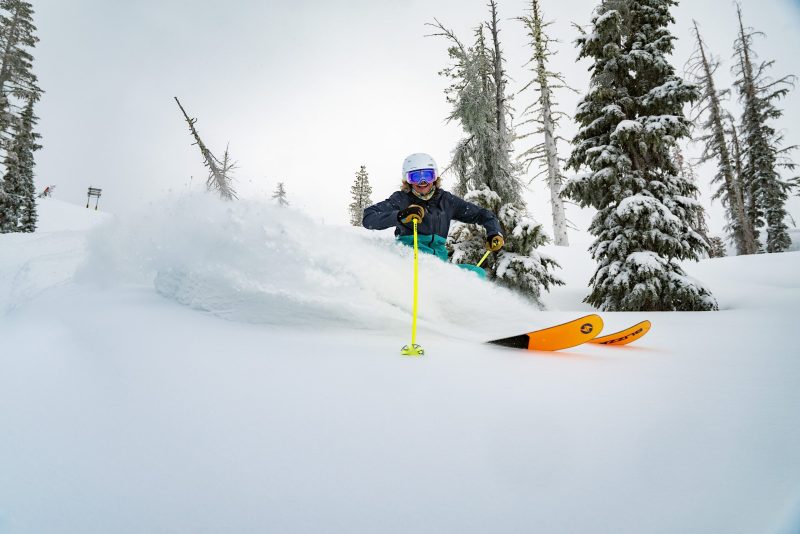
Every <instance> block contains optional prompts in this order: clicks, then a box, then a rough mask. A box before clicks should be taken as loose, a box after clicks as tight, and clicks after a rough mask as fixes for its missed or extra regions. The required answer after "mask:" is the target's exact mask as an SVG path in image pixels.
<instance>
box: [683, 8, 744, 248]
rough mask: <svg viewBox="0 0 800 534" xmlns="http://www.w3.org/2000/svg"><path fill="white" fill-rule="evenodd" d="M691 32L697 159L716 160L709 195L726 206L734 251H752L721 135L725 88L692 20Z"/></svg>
mask: <svg viewBox="0 0 800 534" xmlns="http://www.w3.org/2000/svg"><path fill="white" fill-rule="evenodd" d="M694 35H695V39H696V41H697V44H696V49H695V54H694V56H693V57H692V59H691V60H690V71H691V72H692V73H693V75H694V81H695V82H696V83H697V84H698V86H699V87H700V89H701V97H700V99H699V100H698V102H697V104H696V107H695V110H696V112H697V115H698V116H699V117H704V119H703V120H702V122H701V128H702V130H703V135H702V136H701V137H700V138H699V139H698V140H699V141H700V142H702V143H703V154H702V156H701V159H700V161H701V162H702V163H704V162H706V161H712V160H714V161H716V163H717V173H716V175H715V176H714V178H713V179H712V183H716V184H719V185H718V188H717V191H716V192H715V193H714V197H713V198H719V199H720V201H721V202H722V205H723V206H724V207H725V209H726V218H727V220H728V224H727V226H726V229H727V230H728V232H729V235H730V237H731V241H733V243H734V244H735V245H736V252H737V254H755V253H756V252H758V248H759V247H758V242H757V241H756V237H755V234H754V233H753V227H752V225H751V224H750V219H749V217H747V211H746V209H745V202H744V194H743V192H742V190H741V188H740V187H739V185H738V179H737V176H736V172H735V167H734V162H733V160H732V158H731V154H730V150H729V148H728V140H727V138H726V134H725V115H726V112H725V110H724V109H723V107H722V103H721V100H722V98H723V97H724V96H725V95H727V93H728V91H727V90H724V91H718V90H717V88H716V84H715V82H714V73H715V72H716V70H717V68H718V67H719V62H718V61H717V60H716V59H714V58H713V57H712V56H710V54H709V53H708V52H707V51H706V44H705V42H704V41H703V38H702V36H701V35H700V30H699V29H698V28H697V22H694Z"/></svg>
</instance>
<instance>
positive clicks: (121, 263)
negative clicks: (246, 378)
mask: <svg viewBox="0 0 800 534" xmlns="http://www.w3.org/2000/svg"><path fill="white" fill-rule="evenodd" d="M90 247H91V248H90V254H91V256H90V261H89V262H88V264H87V267H86V269H85V270H84V273H83V274H84V275H86V277H87V278H88V277H91V278H92V279H94V280H98V279H100V280H101V281H103V282H105V283H119V282H123V283H130V282H136V283H141V284H154V286H155V288H156V290H157V291H158V292H159V293H161V294H162V295H164V296H165V297H167V298H170V299H174V300H176V301H178V302H180V303H182V304H185V305H187V306H191V307H193V308H196V309H198V310H204V311H207V312H210V313H213V314H215V315H217V316H220V317H223V318H225V319H229V320H235V321H246V322H253V323H266V324H273V325H294V326H304V327H311V326H321V327H322V326H332V325H340V326H341V325H346V326H348V327H350V328H357V329H370V330H387V329H391V330H397V329H398V328H407V327H408V325H409V323H410V315H411V307H412V276H413V251H412V249H410V248H409V247H405V246H402V245H399V244H397V243H396V242H395V241H394V238H393V236H392V234H391V231H389V230H387V231H384V232H371V231H368V230H364V229H362V228H353V227H350V226H329V225H323V224H320V223H317V222H315V221H313V220H312V219H310V218H308V217H307V216H305V215H303V214H301V213H298V212H297V211H295V210H292V209H287V208H279V207H277V206H274V205H268V204H264V203H258V202H253V201H237V202H221V201H219V200H217V199H214V198H212V197H209V196H208V195H189V196H183V197H181V198H177V199H170V200H168V201H165V202H163V203H160V204H158V205H153V206H151V207H150V208H149V209H148V210H147V212H146V213H143V214H141V215H139V216H137V217H135V218H132V219H127V220H126V219H124V218H123V219H120V220H117V221H114V222H113V223H111V224H109V225H107V226H105V227H103V228H101V229H98V230H97V232H96V233H95V234H94V235H93V236H92V238H91V239H90ZM419 260H420V287H419V289H420V298H419V325H420V328H421V329H422V330H425V329H431V330H437V331H439V332H441V333H443V334H452V335H459V336H464V337H467V338H471V339H485V338H486V337H487V336H488V335H493V334H496V335H504V334H507V335H511V334H513V333H517V332H515V329H522V330H523V331H524V329H526V328H528V329H530V327H532V326H535V316H536V311H537V309H536V308H535V307H534V306H533V304H531V303H530V302H529V301H527V300H525V299H523V298H521V297H518V296H517V295H515V294H513V293H512V292H510V291H508V290H504V289H502V288H500V287H498V286H496V285H494V284H491V283H488V282H485V281H482V280H480V279H478V277H477V276H476V275H475V274H473V273H470V272H467V271H463V270H462V269H459V268H458V267H456V266H454V265H451V264H449V263H446V262H442V261H441V260H439V259H437V258H435V257H433V256H429V255H425V254H422V255H420V258H419Z"/></svg>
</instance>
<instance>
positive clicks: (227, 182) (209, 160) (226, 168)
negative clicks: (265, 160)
mask: <svg viewBox="0 0 800 534" xmlns="http://www.w3.org/2000/svg"><path fill="white" fill-rule="evenodd" d="M175 102H177V103H178V107H179V108H181V113H183V117H184V119H186V123H187V124H188V125H189V130H191V132H192V136H193V137H194V140H195V142H194V143H192V144H194V145H197V148H199V149H200V153H201V154H202V155H203V164H204V165H205V166H206V168H208V179H207V180H206V187H207V188H208V190H209V191H216V192H217V193H219V196H220V198H222V199H223V200H233V199H235V198H238V197H237V196H236V191H234V190H233V187H231V176H230V175H229V173H230V172H231V171H233V169H234V168H235V167H236V163H235V162H232V161H231V159H230V158H229V156H228V148H227V147H226V148H225V156H224V157H223V160H222V161H220V160H219V159H217V158H216V156H214V154H212V153H211V151H210V150H209V149H208V147H206V145H205V143H203V140H202V139H200V134H198V133H197V129H196V128H195V127H194V123H196V122H197V119H191V118H189V115H188V114H187V113H186V110H185V109H183V106H182V105H181V101H180V100H178V97H177V96H176V97H175Z"/></svg>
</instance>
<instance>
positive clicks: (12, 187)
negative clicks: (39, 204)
mask: <svg viewBox="0 0 800 534" xmlns="http://www.w3.org/2000/svg"><path fill="white" fill-rule="evenodd" d="M35 124H36V116H35V115H34V114H33V100H29V101H28V105H27V106H26V107H25V109H24V110H23V112H22V117H20V119H19V120H17V121H16V125H15V128H14V136H13V137H12V139H11V141H10V143H9V147H8V150H7V151H6V156H5V159H4V161H3V163H4V166H5V169H6V172H5V175H4V176H3V194H2V200H0V233H8V232H33V231H34V230H36V221H37V218H38V217H37V214H36V186H35V184H34V175H33V167H34V159H33V152H34V151H35V150H38V149H40V148H41V146H40V145H39V144H38V143H37V139H39V138H40V137H41V136H40V135H39V134H37V133H36V132H34V131H33V127H34V125H35Z"/></svg>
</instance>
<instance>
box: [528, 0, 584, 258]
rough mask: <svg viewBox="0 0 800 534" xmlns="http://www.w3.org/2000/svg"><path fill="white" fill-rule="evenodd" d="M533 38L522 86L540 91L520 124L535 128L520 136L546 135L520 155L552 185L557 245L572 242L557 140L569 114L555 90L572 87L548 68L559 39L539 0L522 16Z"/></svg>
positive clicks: (554, 234)
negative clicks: (549, 31) (528, 73)
mask: <svg viewBox="0 0 800 534" xmlns="http://www.w3.org/2000/svg"><path fill="white" fill-rule="evenodd" d="M517 20H519V21H521V22H522V23H523V24H524V25H525V28H526V30H527V31H528V37H529V39H530V43H529V44H530V46H531V48H532V49H533V57H532V58H531V60H530V61H529V62H528V63H527V65H531V70H532V71H533V73H534V78H533V79H532V80H531V81H530V82H528V83H527V84H526V85H525V86H524V87H523V88H522V89H521V90H520V92H522V91H525V90H526V89H528V88H529V87H530V88H533V89H534V90H535V91H536V93H537V95H538V96H537V99H536V101H535V102H534V103H533V104H531V105H530V106H528V107H527V108H525V110H524V111H523V117H526V118H525V120H523V121H522V122H521V123H520V126H522V125H526V124H533V125H534V127H535V129H534V131H532V132H529V133H526V134H524V135H521V136H519V138H520V139H524V138H526V137H530V136H533V135H535V136H539V135H544V141H543V142H541V143H538V144H536V145H534V146H533V147H531V148H529V149H528V150H526V151H525V152H523V153H522V154H520V159H521V160H522V164H523V165H524V166H525V169H526V170H528V169H529V168H530V166H531V164H533V163H536V164H538V165H539V166H541V167H543V169H542V170H541V171H540V172H539V173H538V174H536V175H535V176H534V177H533V179H536V178H538V177H539V176H542V175H545V174H546V175H547V186H548V188H549V189H550V209H551V212H552V216H553V237H554V242H555V244H556V245H559V246H563V247H566V246H569V238H568V236H567V218H566V214H565V211H564V200H563V199H562V198H561V185H562V183H563V181H564V176H563V173H562V172H561V164H562V163H563V161H562V160H561V159H560V158H559V157H558V141H559V140H563V139H562V138H561V137H560V136H558V135H557V134H556V128H557V127H558V122H559V119H560V118H562V117H565V116H566V114H565V113H563V112H561V111H558V109H557V102H556V100H555V91H557V90H559V89H570V90H572V89H571V88H570V87H569V86H568V85H567V83H566V82H565V81H564V77H563V75H562V74H561V73H559V72H553V71H551V70H550V69H549V68H548V63H549V61H550V57H551V56H552V55H553V54H554V53H555V52H553V51H552V50H551V48H550V45H551V44H552V43H555V42H557V41H556V40H555V39H552V38H550V37H549V36H548V35H547V33H546V32H545V28H547V26H549V25H551V24H552V22H544V20H543V16H542V12H541V7H540V6H539V0H531V12H530V14H529V15H527V16H525V17H519V18H518V19H517Z"/></svg>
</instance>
